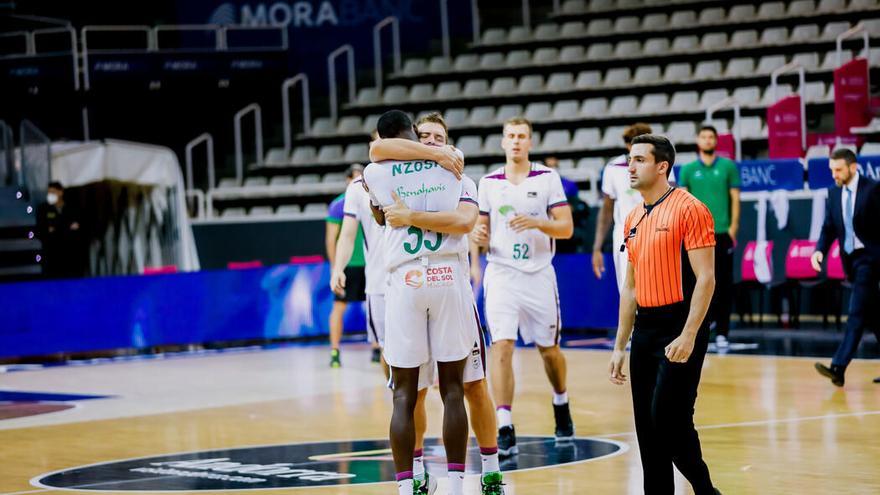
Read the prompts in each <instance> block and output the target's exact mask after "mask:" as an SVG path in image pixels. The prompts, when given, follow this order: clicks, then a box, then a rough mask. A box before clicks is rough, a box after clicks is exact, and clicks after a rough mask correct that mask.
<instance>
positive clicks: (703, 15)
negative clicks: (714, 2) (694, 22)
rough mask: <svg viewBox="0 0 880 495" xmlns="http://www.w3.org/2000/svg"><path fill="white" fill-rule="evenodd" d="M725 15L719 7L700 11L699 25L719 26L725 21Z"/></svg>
mask: <svg viewBox="0 0 880 495" xmlns="http://www.w3.org/2000/svg"><path fill="white" fill-rule="evenodd" d="M726 17H727V16H726V15H725V14H724V9H722V8H721V7H712V8H709V9H703V10H702V11H700V18H699V19H700V20H699V24H700V25H701V26H702V25H704V24H719V23H722V22H724V21H725V20H726Z"/></svg>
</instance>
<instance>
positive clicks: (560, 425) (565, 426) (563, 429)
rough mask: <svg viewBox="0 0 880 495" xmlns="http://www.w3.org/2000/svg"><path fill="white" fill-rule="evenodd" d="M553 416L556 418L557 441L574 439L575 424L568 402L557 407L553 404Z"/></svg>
mask: <svg viewBox="0 0 880 495" xmlns="http://www.w3.org/2000/svg"><path fill="white" fill-rule="evenodd" d="M553 416H554V417H555V418H556V441H557V442H559V441H565V440H571V439H572V438H574V424H573V423H572V422H571V411H570V410H569V408H568V402H566V403H565V404H562V405H559V406H557V405H556V404H553Z"/></svg>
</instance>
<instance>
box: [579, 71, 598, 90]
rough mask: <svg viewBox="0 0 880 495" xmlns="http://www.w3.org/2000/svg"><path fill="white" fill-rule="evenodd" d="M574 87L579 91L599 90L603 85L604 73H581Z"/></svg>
mask: <svg viewBox="0 0 880 495" xmlns="http://www.w3.org/2000/svg"><path fill="white" fill-rule="evenodd" d="M574 85H575V87H576V88H577V89H587V88H597V87H599V86H601V85H602V73H600V72H599V71H597V70H584V71H581V72H579V73H578V76H577V80H575V82H574Z"/></svg>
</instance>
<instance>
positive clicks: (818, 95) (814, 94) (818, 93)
mask: <svg viewBox="0 0 880 495" xmlns="http://www.w3.org/2000/svg"><path fill="white" fill-rule="evenodd" d="M805 91H806V93H807V102H808V103H814V102H818V101H822V100H824V99H825V83H823V82H822V81H814V82H808V83H807V86H806V88H805Z"/></svg>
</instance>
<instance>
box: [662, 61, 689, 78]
mask: <svg viewBox="0 0 880 495" xmlns="http://www.w3.org/2000/svg"><path fill="white" fill-rule="evenodd" d="M690 77H691V65H690V64H688V63H682V62H680V63H675V64H669V65H667V66H666V72H664V73H663V80H665V81H667V82H675V81H683V80H685V79H690Z"/></svg>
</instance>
